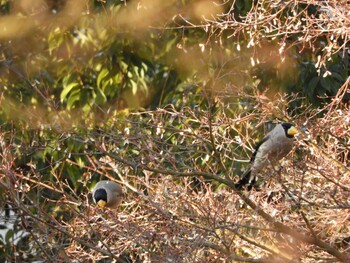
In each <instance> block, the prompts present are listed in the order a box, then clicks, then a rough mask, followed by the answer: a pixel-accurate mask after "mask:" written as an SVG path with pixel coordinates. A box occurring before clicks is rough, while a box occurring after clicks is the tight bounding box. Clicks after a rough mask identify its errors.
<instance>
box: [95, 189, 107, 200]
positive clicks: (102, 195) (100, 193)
mask: <svg viewBox="0 0 350 263" xmlns="http://www.w3.org/2000/svg"><path fill="white" fill-rule="evenodd" d="M93 198H94V200H95V203H98V201H100V200H102V201H105V202H106V203H107V192H106V190H105V189H97V190H96V191H95V193H94V196H93Z"/></svg>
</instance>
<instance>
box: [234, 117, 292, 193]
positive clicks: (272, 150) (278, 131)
mask: <svg viewBox="0 0 350 263" xmlns="http://www.w3.org/2000/svg"><path fill="white" fill-rule="evenodd" d="M297 133H298V130H297V129H296V128H295V127H294V126H293V125H292V124H290V123H287V122H284V123H281V124H278V125H276V127H275V128H273V129H272V130H271V131H270V132H269V133H268V134H267V135H266V136H265V137H264V138H263V139H262V140H261V141H260V142H259V143H258V144H257V145H256V146H255V150H254V152H253V154H252V156H251V158H250V163H251V164H250V168H249V169H248V170H246V171H245V172H244V173H243V175H242V178H241V179H240V180H239V182H238V183H236V184H235V186H236V188H237V189H242V188H243V187H244V186H245V185H248V187H247V189H248V190H251V189H252V187H253V184H254V183H255V181H256V175H257V174H258V173H259V172H260V171H261V170H262V169H263V168H264V167H266V166H267V165H268V164H275V163H276V162H278V161H279V160H281V159H282V158H283V157H284V156H286V155H287V154H288V153H289V152H290V151H291V150H292V149H293V138H294V135H295V134H297Z"/></svg>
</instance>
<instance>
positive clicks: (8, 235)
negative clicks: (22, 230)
mask: <svg viewBox="0 0 350 263" xmlns="http://www.w3.org/2000/svg"><path fill="white" fill-rule="evenodd" d="M14 234H15V232H14V231H13V230H12V229H9V230H8V231H7V232H6V235H5V242H6V243H9V242H10V239H11V238H13V236H14Z"/></svg>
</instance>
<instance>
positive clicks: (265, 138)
mask: <svg viewBox="0 0 350 263" xmlns="http://www.w3.org/2000/svg"><path fill="white" fill-rule="evenodd" d="M268 139H270V135H269V134H268V135H266V136H265V137H264V138H263V139H262V140H261V141H260V142H258V144H257V145H255V148H254V152H253V154H252V156H251V157H250V162H251V163H253V162H254V160H255V157H256V154H257V153H258V151H259V148H260V146H261V145H262V144H263V143H264V142H266V141H267V140H268Z"/></svg>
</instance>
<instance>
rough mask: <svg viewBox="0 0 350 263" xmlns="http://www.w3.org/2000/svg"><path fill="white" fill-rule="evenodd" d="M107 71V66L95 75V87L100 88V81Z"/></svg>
mask: <svg viewBox="0 0 350 263" xmlns="http://www.w3.org/2000/svg"><path fill="white" fill-rule="evenodd" d="M108 73H109V71H108V69H107V68H104V69H102V70H101V72H100V74H98V77H97V87H98V88H101V81H102V80H103V79H104V78H105V77H106V76H107V75H108Z"/></svg>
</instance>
